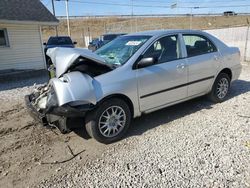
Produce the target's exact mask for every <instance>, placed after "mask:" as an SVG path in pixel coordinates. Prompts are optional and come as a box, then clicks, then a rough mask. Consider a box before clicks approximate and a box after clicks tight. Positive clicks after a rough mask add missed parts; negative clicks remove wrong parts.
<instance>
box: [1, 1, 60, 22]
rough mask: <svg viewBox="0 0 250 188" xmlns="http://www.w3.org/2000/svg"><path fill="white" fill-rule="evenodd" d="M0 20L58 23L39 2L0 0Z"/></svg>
mask: <svg viewBox="0 0 250 188" xmlns="http://www.w3.org/2000/svg"><path fill="white" fill-rule="evenodd" d="M0 20H5V21H17V22H19V21H21V22H46V23H58V22H59V21H58V20H57V19H56V17H55V16H54V15H53V14H51V12H50V11H49V10H48V9H47V8H46V7H45V6H44V5H43V4H42V3H41V2H40V1H39V0H0Z"/></svg>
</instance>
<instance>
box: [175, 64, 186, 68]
mask: <svg viewBox="0 0 250 188" xmlns="http://www.w3.org/2000/svg"><path fill="white" fill-rule="evenodd" d="M176 67H177V69H184V68H185V64H184V63H181V64H179V65H177V66H176Z"/></svg>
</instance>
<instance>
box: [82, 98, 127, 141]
mask: <svg viewBox="0 0 250 188" xmlns="http://www.w3.org/2000/svg"><path fill="white" fill-rule="evenodd" d="M112 110H113V112H112ZM114 114H115V115H114ZM105 122H106V123H105ZM130 122H131V111H130V109H129V106H128V104H127V103H126V102H125V101H123V100H121V99H119V98H113V99H108V100H106V101H104V102H102V103H101V104H100V105H99V106H98V107H97V108H96V109H94V110H92V111H91V112H89V113H87V115H86V117H85V126H86V130H87V133H88V134H89V136H91V137H92V138H94V139H95V140H97V141H98V142H101V143H104V144H109V143H112V142H115V141H118V140H120V139H121V138H122V137H123V136H124V134H125V133H126V131H127V129H128V127H129V125H130ZM108 134H110V135H108Z"/></svg>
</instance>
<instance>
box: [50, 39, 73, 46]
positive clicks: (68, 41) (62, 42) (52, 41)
mask: <svg viewBox="0 0 250 188" xmlns="http://www.w3.org/2000/svg"><path fill="white" fill-rule="evenodd" d="M67 44H73V43H72V40H71V39H70V38H69V37H51V38H49V41H48V45H67Z"/></svg>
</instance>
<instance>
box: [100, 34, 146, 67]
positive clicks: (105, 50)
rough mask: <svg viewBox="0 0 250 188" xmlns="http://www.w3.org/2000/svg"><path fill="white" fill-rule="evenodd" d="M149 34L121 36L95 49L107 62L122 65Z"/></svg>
mask: <svg viewBox="0 0 250 188" xmlns="http://www.w3.org/2000/svg"><path fill="white" fill-rule="evenodd" d="M150 37H151V36H139V35H138V36H122V37H118V38H116V39H115V40H113V41H111V42H109V43H108V44H106V45H104V46H103V47H101V48H99V49H98V50H96V51H95V53H96V54H97V55H99V56H101V57H102V58H104V59H105V62H106V63H108V64H116V65H123V64H124V63H125V62H126V61H127V60H128V59H129V58H130V57H131V56H132V55H134V53H135V52H136V51H137V50H138V49H139V48H140V47H141V46H142V45H143V44H144V43H145V42H146V41H147V40H148V39H149V38H150Z"/></svg>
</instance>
